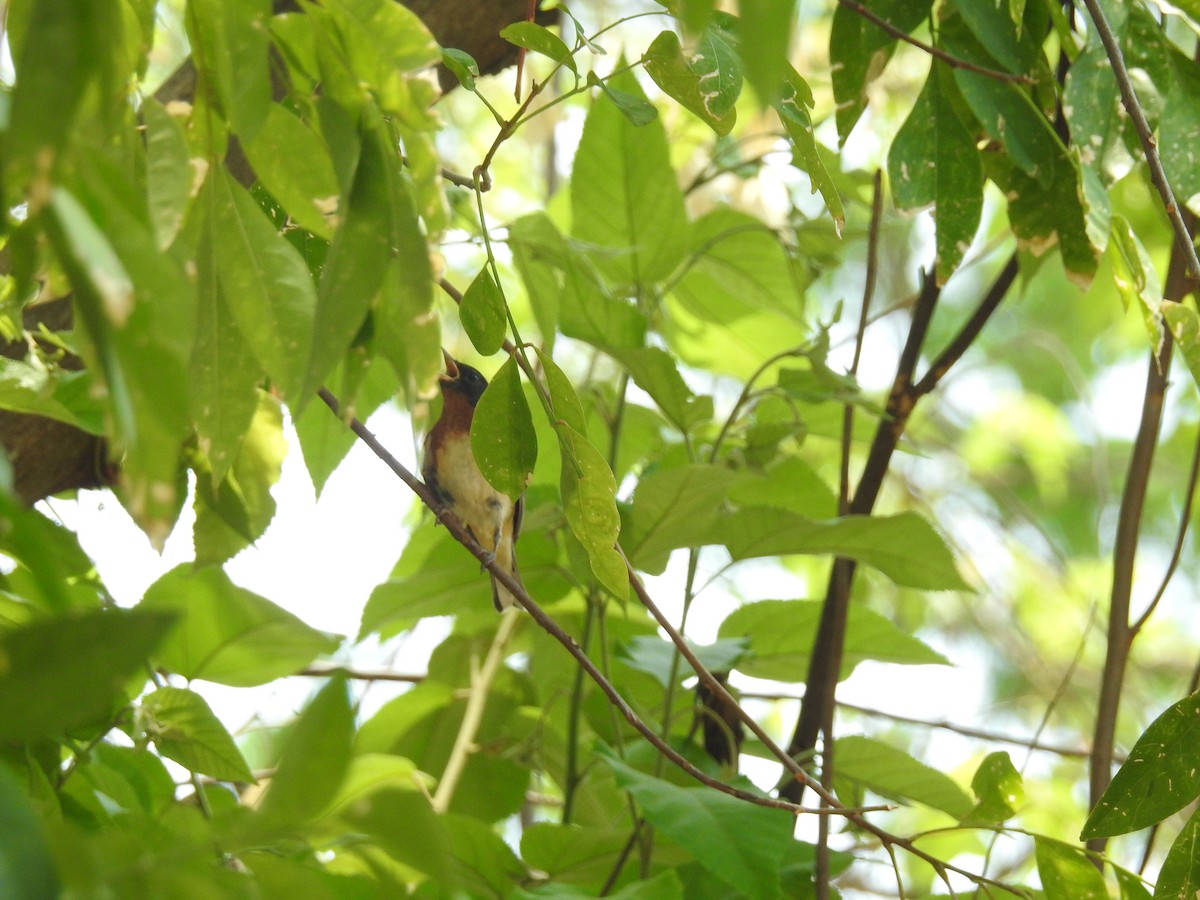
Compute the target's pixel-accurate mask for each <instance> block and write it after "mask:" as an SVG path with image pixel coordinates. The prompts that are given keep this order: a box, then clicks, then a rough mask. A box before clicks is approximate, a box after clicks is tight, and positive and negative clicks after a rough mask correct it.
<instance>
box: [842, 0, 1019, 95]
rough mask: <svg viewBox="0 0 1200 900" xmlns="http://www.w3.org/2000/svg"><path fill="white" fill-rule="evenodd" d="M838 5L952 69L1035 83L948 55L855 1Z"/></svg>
mask: <svg viewBox="0 0 1200 900" xmlns="http://www.w3.org/2000/svg"><path fill="white" fill-rule="evenodd" d="M838 5H839V6H844V7H846V9H848V10H851V11H852V12H856V13H858V14H859V15H860V16H862V17H863V18H864V19H866V20H867V21H868V22H870V23H871V24H872V25H874V26H875V27H876V28H878V29H879V30H880V31H884V32H886V33H887V34H889V35H891V36H892V37H894V38H896V39H897V40H900V41H904V43H906V44H911V45H912V46H914V47H916V48H917V49H918V50H922V51H924V52H925V53H928V54H929V55H930V56H933V57H936V58H937V59H940V60H941V61H942V62H944V63H945V64H946V65H948V66H950V67H951V68H954V69H962V70H963V71H965V72H975V73H976V74H978V75H986V76H987V77H988V78H994V79H996V80H997V81H1010V82H1015V83H1018V84H1031V83H1032V82H1033V79H1032V78H1030V77H1029V76H1028V75H1014V74H1013V73H1011V72H1000V71H998V70H996V69H989V68H988V67H987V66H980V65H977V64H976V63H973V62H970V61H969V60H965V59H962V58H961V57H958V56H954V55H953V54H951V53H947V52H946V51H945V50H942V49H941V48H940V47H934V46H932V45H931V44H926V43H925V42H924V41H920V40H917V39H916V38H915V37H913V36H912V35H911V34H909V33H908V32H907V31H905V30H904V29H903V28H897V27H896V26H895V25H893V24H892V23H891V22H889V21H888V20H887V19H885V18H883V17H881V16H879V15H876V14H875V13H873V12H871V10H869V9H867V7H866V6H864V5H863V4H862V3H855V2H854V0H838Z"/></svg>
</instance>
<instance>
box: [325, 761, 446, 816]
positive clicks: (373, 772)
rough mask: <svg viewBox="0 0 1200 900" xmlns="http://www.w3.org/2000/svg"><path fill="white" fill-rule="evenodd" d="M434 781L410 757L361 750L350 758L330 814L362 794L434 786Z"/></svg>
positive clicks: (341, 808)
mask: <svg viewBox="0 0 1200 900" xmlns="http://www.w3.org/2000/svg"><path fill="white" fill-rule="evenodd" d="M432 782H433V779H432V778H430V777H429V776H427V775H423V774H422V773H421V772H420V771H419V770H418V769H417V766H416V764H415V763H414V762H413V761H412V760H410V759H404V758H403V757H401V756H391V755H389V754H386V753H361V752H359V753H356V754H355V756H354V758H353V759H351V760H350V768H349V769H348V770H347V771H346V780H345V781H344V782H342V785H341V787H340V788H339V789H338V792H337V796H335V797H334V798H333V801H332V802H331V803H330V805H329V810H328V811H327V814H336V813H338V812H340V811H342V810H345V809H350V808H352V807H353V806H354V804H355V803H357V802H358V801H359V800H361V799H362V798H364V797H369V796H370V795H371V794H373V793H375V792H376V791H379V790H384V789H387V788H398V789H400V790H410V789H412V788H413V787H415V786H417V785H420V784H423V783H424V784H425V786H426V787H432V786H433V784H432Z"/></svg>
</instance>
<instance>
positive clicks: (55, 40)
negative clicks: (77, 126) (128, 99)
mask: <svg viewBox="0 0 1200 900" xmlns="http://www.w3.org/2000/svg"><path fill="white" fill-rule="evenodd" d="M28 8H29V12H28V13H27V15H26V17H25V19H26V21H25V29H24V31H23V32H22V33H21V34H20V35H19V37H18V38H17V39H16V40H15V41H14V42H13V43H12V47H11V49H12V55H13V64H14V67H15V69H16V83H15V85H14V86H13V89H12V113H11V116H12V118H11V121H10V123H9V127H8V139H7V141H6V142H7V143H10V146H9V150H8V152H9V153H12V154H13V155H15V156H17V157H19V158H25V159H27V160H29V162H30V164H32V162H33V158H34V157H35V155H36V154H38V153H39V152H44V151H47V150H48V151H49V152H50V154H51V155H50V159H53V156H54V154H55V153H57V151H58V150H59V149H61V148H62V146H63V144H65V142H66V140H67V136H68V134H69V133H70V130H71V127H72V124H73V123H74V121H75V115H76V112H77V111H78V108H79V105H80V103H81V101H82V100H83V97H84V94H85V93H86V91H87V89H88V87H89V85H91V84H92V83H94V81H95V80H96V79H97V78H98V77H99V76H100V75H101V73H102V71H103V67H104V65H105V60H106V59H107V57H108V53H109V50H108V47H109V46H110V41H111V42H113V43H117V42H119V41H120V40H121V37H120V33H121V28H120V19H119V18H118V17H117V16H116V15H115V12H116V10H115V8H114V7H113V5H112V4H110V3H107V2H104V0H37V2H32V3H29V4H28ZM114 87H115V85H113V84H111V83H109V84H105V85H103V88H104V94H105V96H106V97H107V95H108V94H109V92H110V91H111V90H112V89H113V88H114ZM43 164H44V162H43Z"/></svg>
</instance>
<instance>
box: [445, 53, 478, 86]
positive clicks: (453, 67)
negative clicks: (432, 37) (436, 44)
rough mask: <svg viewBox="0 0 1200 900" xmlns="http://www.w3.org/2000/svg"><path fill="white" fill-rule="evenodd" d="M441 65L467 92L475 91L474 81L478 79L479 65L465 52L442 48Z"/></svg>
mask: <svg viewBox="0 0 1200 900" xmlns="http://www.w3.org/2000/svg"><path fill="white" fill-rule="evenodd" d="M442 65H443V66H445V67H446V68H447V69H449V70H450V71H451V72H453V73H454V77H455V78H457V79H458V83H459V84H461V85H462V86H463V87H465V88H466V89H467V90H468V91H473V90H475V79H476V78H478V77H479V63H477V62H475V57H473V56H472V55H471V54H470V53H467V52H466V51H465V50H455V49H453V48H450V47H443V48H442Z"/></svg>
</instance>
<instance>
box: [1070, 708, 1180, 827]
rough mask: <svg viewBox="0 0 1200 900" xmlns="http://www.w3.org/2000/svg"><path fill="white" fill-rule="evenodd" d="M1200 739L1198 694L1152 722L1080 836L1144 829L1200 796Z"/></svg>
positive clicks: (1085, 824)
mask: <svg viewBox="0 0 1200 900" xmlns="http://www.w3.org/2000/svg"><path fill="white" fill-rule="evenodd" d="M1198 740H1200V693H1196V694H1192V695H1191V696H1188V697H1184V698H1183V699H1182V700H1180V701H1178V702H1177V703H1174V704H1172V705H1171V706H1170V707H1168V708H1167V709H1166V710H1165V711H1164V712H1163V713H1162V714H1160V715H1159V716H1158V718H1156V719H1155V720H1154V721H1153V722H1151V723H1150V727H1149V728H1147V729H1146V730H1145V732H1144V733H1143V734H1142V736H1141V737H1140V738H1138V739H1137V742H1136V743H1135V744H1134V745H1133V749H1132V750H1130V751H1129V756H1128V757H1127V758H1126V759H1125V762H1124V763H1122V764H1121V768H1120V769H1118V770H1117V774H1116V775H1114V776H1113V780H1112V782H1111V783H1110V784H1109V785H1108V787H1107V788H1106V789H1105V791H1104V793H1103V794H1102V795H1101V796H1100V801H1099V802H1098V803H1097V804H1096V808H1095V809H1093V810H1092V812H1091V815H1089V816H1088V819H1087V822H1085V823H1084V826H1083V831H1082V832H1080V835H1081V836H1080V840H1091V839H1092V838H1098V837H1112V836H1113V835H1118V834H1128V833H1129V832H1131V831H1137V830H1138V829H1140V828H1146V827H1148V826H1150V825H1153V824H1155V823H1156V822H1161V821H1162V820H1163V819H1165V818H1166V817H1167V816H1169V815H1172V814H1173V813H1176V812H1178V811H1179V810H1181V809H1183V808H1184V807H1185V806H1187V805H1188V804H1189V803H1191V802H1192V801H1193V800H1195V799H1196V798H1197V797H1198V796H1200V769H1198V768H1197V767H1196V765H1195V760H1194V758H1193V752H1192V748H1194V747H1195V746H1196V742H1197V741H1198Z"/></svg>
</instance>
